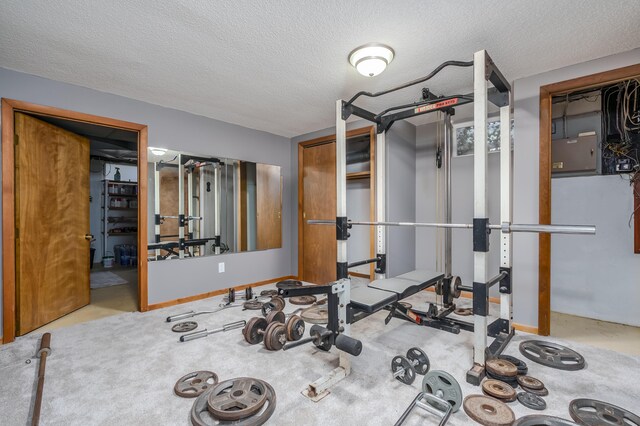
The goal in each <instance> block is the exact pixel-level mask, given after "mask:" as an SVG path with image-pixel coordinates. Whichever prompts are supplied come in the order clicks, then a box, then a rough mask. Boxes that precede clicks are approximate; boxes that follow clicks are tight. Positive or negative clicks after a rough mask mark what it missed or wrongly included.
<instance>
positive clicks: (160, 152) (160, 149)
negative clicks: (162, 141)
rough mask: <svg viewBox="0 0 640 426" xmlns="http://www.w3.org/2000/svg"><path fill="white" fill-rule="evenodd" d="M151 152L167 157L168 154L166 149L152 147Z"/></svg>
mask: <svg viewBox="0 0 640 426" xmlns="http://www.w3.org/2000/svg"><path fill="white" fill-rule="evenodd" d="M149 150H150V151H151V153H152V154H154V155H165V154H166V153H167V149H166V148H155V147H152V146H150V147H149Z"/></svg>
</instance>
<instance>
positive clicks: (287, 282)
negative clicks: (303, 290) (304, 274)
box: [276, 280, 302, 290]
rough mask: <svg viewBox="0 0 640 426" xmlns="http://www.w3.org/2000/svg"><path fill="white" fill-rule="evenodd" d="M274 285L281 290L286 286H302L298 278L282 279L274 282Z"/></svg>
mask: <svg viewBox="0 0 640 426" xmlns="http://www.w3.org/2000/svg"><path fill="white" fill-rule="evenodd" d="M276 287H278V288H279V289H281V290H284V289H287V288H295V287H302V281H298V280H283V281H279V282H278V283H276Z"/></svg>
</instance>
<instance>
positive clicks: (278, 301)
mask: <svg viewBox="0 0 640 426" xmlns="http://www.w3.org/2000/svg"><path fill="white" fill-rule="evenodd" d="M286 305H287V303H286V302H285V301H284V298H282V297H281V296H273V297H272V298H271V300H270V301H268V302H267V303H263V304H262V308H261V310H262V315H264V316H265V317H266V316H267V315H269V314H270V313H271V312H273V311H281V310H283V309H284V307H285V306H286Z"/></svg>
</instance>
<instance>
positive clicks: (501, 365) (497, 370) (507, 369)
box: [484, 358, 518, 377]
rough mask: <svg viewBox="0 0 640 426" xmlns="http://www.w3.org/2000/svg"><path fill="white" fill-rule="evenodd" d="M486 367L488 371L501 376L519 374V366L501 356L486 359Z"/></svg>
mask: <svg viewBox="0 0 640 426" xmlns="http://www.w3.org/2000/svg"><path fill="white" fill-rule="evenodd" d="M484 367H485V369H486V370H487V371H489V372H491V373H493V374H497V375H499V376H505V377H516V376H517V375H518V367H516V366H515V365H514V364H513V363H512V362H509V361H507V360H504V359H500V358H494V359H488V360H486V361H485V363H484Z"/></svg>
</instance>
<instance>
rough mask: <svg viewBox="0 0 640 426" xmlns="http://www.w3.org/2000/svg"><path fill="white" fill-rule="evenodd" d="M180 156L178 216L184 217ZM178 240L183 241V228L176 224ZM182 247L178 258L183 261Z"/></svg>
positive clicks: (182, 177)
mask: <svg viewBox="0 0 640 426" xmlns="http://www.w3.org/2000/svg"><path fill="white" fill-rule="evenodd" d="M181 157H182V154H178V216H184V164H182V158H181ZM178 238H179V239H180V241H181V242H183V241H184V226H182V224H180V223H178ZM184 252H185V250H184V247H180V248H179V249H178V257H179V258H180V259H184Z"/></svg>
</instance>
